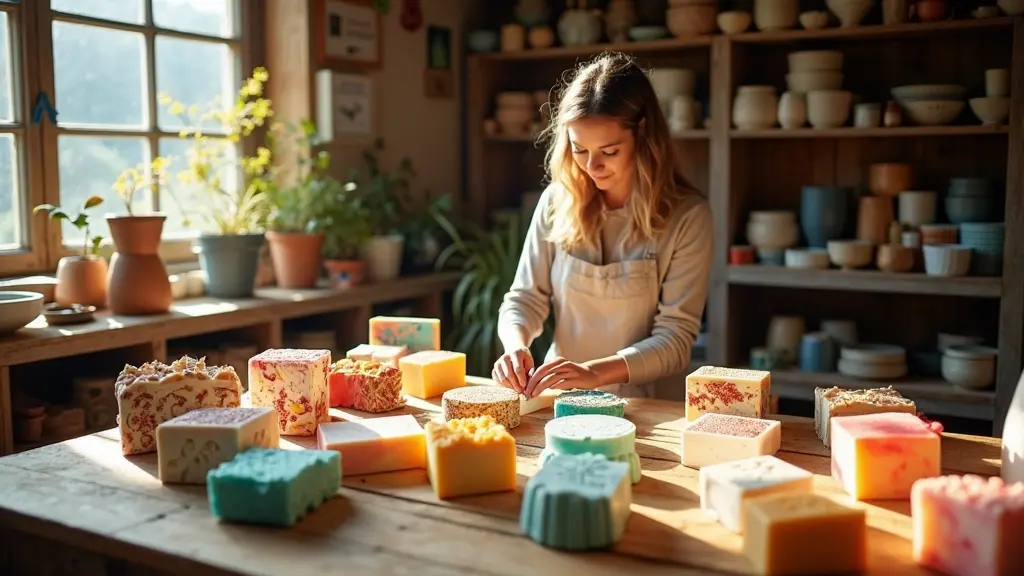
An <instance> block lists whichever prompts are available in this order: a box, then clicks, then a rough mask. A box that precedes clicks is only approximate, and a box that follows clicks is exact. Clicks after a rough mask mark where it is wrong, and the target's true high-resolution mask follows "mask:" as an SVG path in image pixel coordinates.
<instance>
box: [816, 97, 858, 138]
mask: <svg viewBox="0 0 1024 576" xmlns="http://www.w3.org/2000/svg"><path fill="white" fill-rule="evenodd" d="M852 104H853V93H851V92H850V91H849V90H815V91H813V92H808V93H807V120H808V121H809V122H810V123H811V126H814V127H815V128H817V129H819V130H820V129H827V128H838V127H839V126H842V125H843V124H846V119H847V118H849V117H850V106H851V105H852Z"/></svg>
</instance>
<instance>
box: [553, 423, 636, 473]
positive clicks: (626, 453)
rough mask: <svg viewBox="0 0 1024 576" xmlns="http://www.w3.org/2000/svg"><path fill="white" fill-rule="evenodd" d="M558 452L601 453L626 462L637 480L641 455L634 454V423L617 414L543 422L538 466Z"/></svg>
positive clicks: (610, 458) (609, 457) (611, 458)
mask: <svg viewBox="0 0 1024 576" xmlns="http://www.w3.org/2000/svg"><path fill="white" fill-rule="evenodd" d="M558 454H600V455H602V456H604V457H606V458H608V459H609V460H615V461H619V462H625V463H626V464H628V465H629V467H630V478H631V479H632V481H633V483H634V484H635V483H637V482H639V481H640V477H641V468H640V458H639V456H637V454H636V426H635V425H634V424H633V423H632V422H630V421H629V420H626V419H625V418H619V417H617V416H605V415H603V414H579V415H576V416H563V417H562V418H555V419H552V420H549V421H548V423H547V424H545V425H544V450H543V452H541V457H540V465H541V466H543V465H544V464H545V463H546V462H547V460H549V459H551V458H552V457H554V456H555V455H558Z"/></svg>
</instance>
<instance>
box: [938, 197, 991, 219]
mask: <svg viewBox="0 0 1024 576" xmlns="http://www.w3.org/2000/svg"><path fill="white" fill-rule="evenodd" d="M945 204H946V217H947V218H949V221H950V222H952V223H953V224H962V223H965V222H991V221H992V220H993V219H995V216H996V203H995V200H994V199H993V198H991V197H985V196H975V197H957V196H947V197H946V201H945Z"/></svg>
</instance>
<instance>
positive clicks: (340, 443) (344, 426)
mask: <svg viewBox="0 0 1024 576" xmlns="http://www.w3.org/2000/svg"><path fill="white" fill-rule="evenodd" d="M316 445H317V448H319V449H320V450H335V451H337V452H340V453H341V463H342V467H343V470H342V472H343V473H344V474H345V476H356V475H359V474H376V473H378V472H392V471H395V470H409V469H412V468H426V467H427V437H426V435H425V434H424V432H423V427H422V426H420V424H419V422H417V421H416V418H415V417H413V416H412V415H410V414H403V415H401V416H384V417H381V418H365V419H363V420H355V421H352V422H328V423H326V424H321V425H320V427H319V428H318V429H317V434H316Z"/></svg>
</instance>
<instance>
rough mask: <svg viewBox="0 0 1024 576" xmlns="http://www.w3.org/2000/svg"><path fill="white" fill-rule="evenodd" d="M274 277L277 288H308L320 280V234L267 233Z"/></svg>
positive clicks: (322, 237) (321, 236)
mask: <svg viewBox="0 0 1024 576" xmlns="http://www.w3.org/2000/svg"><path fill="white" fill-rule="evenodd" d="M267 243H268V244H269V245H270V258H271V259H272V260H273V261H274V276H276V277H277V285H278V286H280V287H281V288H312V287H314V286H316V279H317V278H319V277H320V250H321V248H323V245H324V235H323V233H322V232H321V233H318V234H304V233H298V232H275V231H272V230H271V231H268V232H267Z"/></svg>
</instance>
